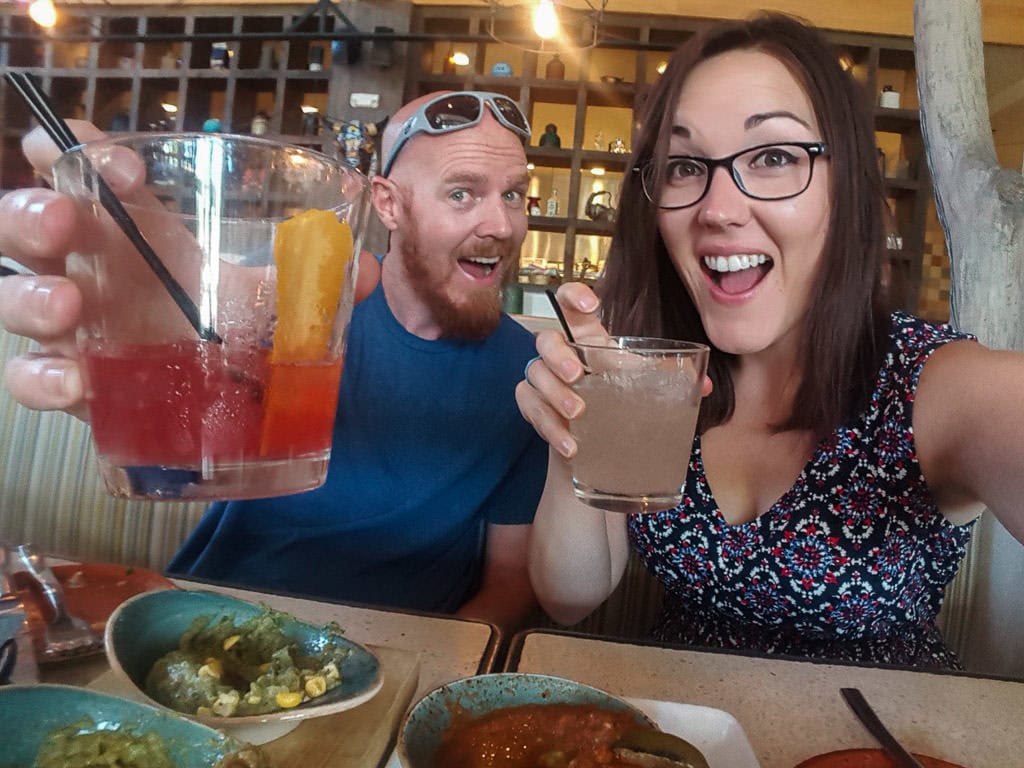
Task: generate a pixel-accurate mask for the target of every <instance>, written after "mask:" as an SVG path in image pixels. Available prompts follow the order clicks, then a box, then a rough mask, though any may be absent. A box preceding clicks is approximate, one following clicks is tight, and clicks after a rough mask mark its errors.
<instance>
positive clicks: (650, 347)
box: [569, 336, 708, 512]
mask: <svg viewBox="0 0 1024 768" xmlns="http://www.w3.org/2000/svg"><path fill="white" fill-rule="evenodd" d="M570 346H572V347H573V348H574V349H575V350H576V352H577V354H579V355H580V358H581V360H582V361H583V363H584V365H585V367H586V370H587V373H586V374H585V375H584V376H582V377H581V378H580V379H579V381H577V382H576V384H575V385H574V389H575V390H576V393H577V394H578V395H579V396H580V397H582V398H583V400H584V402H585V407H584V409H583V412H582V414H580V416H578V417H577V418H575V419H573V420H571V421H570V422H569V427H570V431H571V433H572V435H573V437H574V438H575V440H576V444H577V453H576V455H575V456H574V457H573V459H572V461H571V468H572V482H573V489H574V491H575V493H576V496H578V497H579V498H580V499H582V500H583V501H584V502H586V503H587V504H589V505H590V506H592V507H597V508H598V509H604V510H608V511H611V512H655V511H658V510H662V509H671V508H672V507H675V506H676V505H678V504H679V503H680V501H682V486H683V484H684V483H685V481H686V472H687V468H688V467H689V462H690V451H691V449H692V447H693V434H694V429H695V428H696V425H697V413H698V410H699V408H700V401H701V394H702V391H703V385H704V375H705V372H706V370H707V362H708V348H707V347H706V346H705V345H703V344H695V343H691V342H685V341H675V340H672V339H652V338H640V337H633V336H610V337H609V336H604V337H595V338H587V339H579V340H577V342H576V343H574V344H570Z"/></svg>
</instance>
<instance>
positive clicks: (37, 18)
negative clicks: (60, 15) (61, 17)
mask: <svg viewBox="0 0 1024 768" xmlns="http://www.w3.org/2000/svg"><path fill="white" fill-rule="evenodd" d="M28 17H29V18H30V19H32V21H34V22H35V23H36V24H38V25H39V26H40V27H45V28H46V29H50V28H51V27H52V26H53V25H54V24H56V23H57V9H56V8H54V7H53V0H32V4H31V5H30V6H29V7H28Z"/></svg>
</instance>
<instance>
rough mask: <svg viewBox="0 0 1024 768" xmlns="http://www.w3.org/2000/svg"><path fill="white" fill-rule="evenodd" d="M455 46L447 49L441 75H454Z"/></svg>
mask: <svg viewBox="0 0 1024 768" xmlns="http://www.w3.org/2000/svg"><path fill="white" fill-rule="evenodd" d="M455 71H456V70H455V46H454V45H453V46H450V47H449V48H448V54H447V55H446V56H445V57H444V64H443V65H442V67H441V74H442V75H454V74H455Z"/></svg>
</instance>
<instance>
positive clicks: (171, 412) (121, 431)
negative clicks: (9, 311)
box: [85, 342, 342, 498]
mask: <svg viewBox="0 0 1024 768" xmlns="http://www.w3.org/2000/svg"><path fill="white" fill-rule="evenodd" d="M85 360H86V366H87V377H88V387H89V410H90V418H91V422H92V428H93V439H94V441H95V444H96V452H97V456H98V458H99V461H100V463H101V464H102V465H104V469H105V470H107V469H110V468H112V467H120V468H122V469H123V470H124V471H125V472H127V473H128V475H131V474H133V473H134V474H135V475H136V477H130V476H129V477H126V478H125V480H126V482H128V483H129V485H131V484H133V483H134V484H136V485H137V484H138V482H139V480H140V478H139V477H138V475H141V474H144V473H145V472H146V471H147V468H148V469H149V471H154V470H157V469H158V468H159V469H160V470H180V471H181V472H182V473H184V474H186V475H187V474H188V473H195V478H196V480H197V481H201V480H203V479H204V476H203V473H204V471H205V472H206V473H207V475H209V473H211V472H216V473H220V474H221V475H222V476H223V477H222V478H221V479H222V480H223V481H226V482H228V483H229V484H230V485H231V486H232V487H233V488H234V490H233V491H224V492H226V493H230V494H231V495H232V497H233V498H252V497H259V496H265V495H269V493H272V492H273V491H272V489H273V487H274V486H275V485H276V483H277V482H278V481H280V479H281V478H280V477H279V475H280V474H281V473H283V472H287V473H288V474H289V477H291V478H292V482H294V483H295V484H297V485H298V486H300V487H298V488H297V489H296V490H302V487H301V486H303V485H305V487H306V488H314V487H316V486H317V485H319V484H320V482H322V478H321V474H322V471H323V467H324V464H325V463H326V461H327V459H328V457H329V455H330V447H331V431H332V427H333V424H334V413H335V408H336V405H337V400H338V387H339V383H340V379H341V369H342V360H341V358H340V357H339V358H337V359H335V360H328V361H324V362H319V363H272V362H271V361H270V354H269V350H253V351H249V352H248V353H242V354H237V353H236V354H232V353H231V352H230V351H229V350H227V349H226V348H225V346H222V345H218V344H212V343H209V342H182V343H179V344H159V345H130V346H128V347H122V348H115V349H109V348H107V347H105V346H104V345H91V346H89V347H87V348H86V349H85ZM271 391H274V392H277V393H281V396H270V392H271ZM298 392H301V393H302V394H301V396H296V393H298ZM204 468H205V469H204ZM303 476H308V477H309V478H310V479H309V480H308V481H307V482H305V483H303V481H302V480H301V478H302V477H303ZM228 477H233V478H235V480H229V479H228ZM213 479H214V478H212V477H210V476H207V477H205V480H206V481H207V482H209V481H210V480H213ZM268 481H269V482H270V485H268ZM143 482H144V480H143ZM186 485H187V484H186ZM196 490H197V492H198V489H196ZM223 490H224V489H222V491H223ZM167 495H169V496H170V495H174V496H176V497H185V498H187V497H189V496H190V493H189V491H188V489H187V488H182V489H180V490H179V491H178V492H177V493H174V494H172V493H169V492H168V493H167Z"/></svg>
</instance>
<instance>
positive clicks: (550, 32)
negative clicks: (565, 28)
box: [533, 0, 558, 40]
mask: <svg viewBox="0 0 1024 768" xmlns="http://www.w3.org/2000/svg"><path fill="white" fill-rule="evenodd" d="M533 31H534V32H536V33H537V36H538V37H539V38H541V39H542V40H550V39H551V38H553V37H557V35H558V14H557V13H555V2H554V0H538V2H537V7H536V8H535V9H534V11H533Z"/></svg>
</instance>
